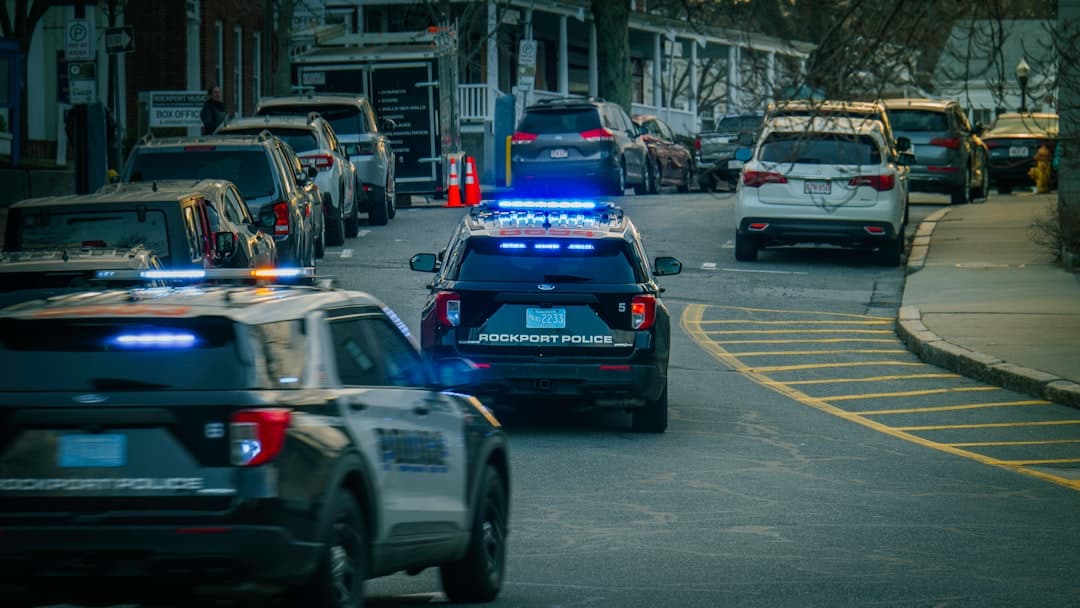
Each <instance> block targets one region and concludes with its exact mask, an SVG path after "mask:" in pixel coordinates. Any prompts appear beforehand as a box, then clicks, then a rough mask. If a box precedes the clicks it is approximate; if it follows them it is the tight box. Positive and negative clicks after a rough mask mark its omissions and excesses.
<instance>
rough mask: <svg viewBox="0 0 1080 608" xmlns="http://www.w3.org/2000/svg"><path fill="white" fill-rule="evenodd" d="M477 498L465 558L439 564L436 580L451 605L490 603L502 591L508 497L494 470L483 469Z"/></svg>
mask: <svg viewBox="0 0 1080 608" xmlns="http://www.w3.org/2000/svg"><path fill="white" fill-rule="evenodd" d="M481 483H482V484H483V485H482V486H481V488H482V489H481V491H480V498H479V500H478V502H477V505H476V507H475V508H474V510H473V524H472V531H471V533H470V535H469V546H468V548H467V549H466V550H465V555H464V556H462V558H461V559H460V560H458V561H456V562H452V563H449V564H443V565H442V566H441V567H440V568H439V578H440V580H441V582H442V588H443V591H444V592H445V593H446V595H447V597H449V598H450V601H451V602H455V603H467V604H473V603H480V602H490V601H492V600H494V599H495V596H497V595H499V591H500V590H502V583H503V575H504V574H505V572H506V535H507V527H506V522H507V517H508V515H509V513H508V507H509V504H510V497H509V495H508V490H507V489H506V488H505V487H503V482H502V478H501V477H499V472H498V471H497V470H496V469H495V467H494V466H492V465H488V466H487V467H486V468H485V469H484V477H483V480H482V481H481Z"/></svg>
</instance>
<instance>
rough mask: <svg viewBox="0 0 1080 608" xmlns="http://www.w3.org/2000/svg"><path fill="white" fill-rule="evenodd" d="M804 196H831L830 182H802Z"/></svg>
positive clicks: (809, 180)
mask: <svg viewBox="0 0 1080 608" xmlns="http://www.w3.org/2000/svg"><path fill="white" fill-rule="evenodd" d="M803 193H804V194H832V182H830V181H828V180H812V179H808V180H806V181H805V182H803Z"/></svg>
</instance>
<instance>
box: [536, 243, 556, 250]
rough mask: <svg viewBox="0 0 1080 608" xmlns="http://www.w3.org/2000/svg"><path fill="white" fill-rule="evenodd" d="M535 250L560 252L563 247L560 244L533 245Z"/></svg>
mask: <svg viewBox="0 0 1080 608" xmlns="http://www.w3.org/2000/svg"><path fill="white" fill-rule="evenodd" d="M533 248H534V249H542V250H544V251H558V250H559V249H561V248H562V245H560V244H558V243H536V244H535V245H533Z"/></svg>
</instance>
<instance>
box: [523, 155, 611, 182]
mask: <svg viewBox="0 0 1080 608" xmlns="http://www.w3.org/2000/svg"><path fill="white" fill-rule="evenodd" d="M616 162H617V161H616V160H615V157H613V156H608V157H604V158H594V159H586V160H570V161H514V162H513V163H511V166H510V179H511V183H512V184H513V187H514V188H522V187H525V188H528V187H540V186H549V187H555V188H561V187H567V186H573V185H574V184H575V183H577V182H579V181H580V182H590V183H596V182H603V183H606V182H613V181H614V180H615V179H616V177H617V175H616V171H617V169H618V165H617V164H616ZM553 180H554V181H553Z"/></svg>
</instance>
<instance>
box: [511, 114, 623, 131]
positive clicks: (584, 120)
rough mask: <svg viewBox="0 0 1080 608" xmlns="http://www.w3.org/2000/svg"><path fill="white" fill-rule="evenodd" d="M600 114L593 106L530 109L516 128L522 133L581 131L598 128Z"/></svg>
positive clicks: (599, 125)
mask: <svg viewBox="0 0 1080 608" xmlns="http://www.w3.org/2000/svg"><path fill="white" fill-rule="evenodd" d="M602 126H603V125H602V124H601V123H600V114H599V113H598V112H597V111H596V109H595V108H582V109H580V110H557V111H555V110H530V111H528V112H526V113H525V117H524V118H522V119H521V124H519V125H518V128H517V130H518V131H521V132H522V133H536V134H544V133H582V132H584V131H591V130H593V129H599V128H600V127H602Z"/></svg>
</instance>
